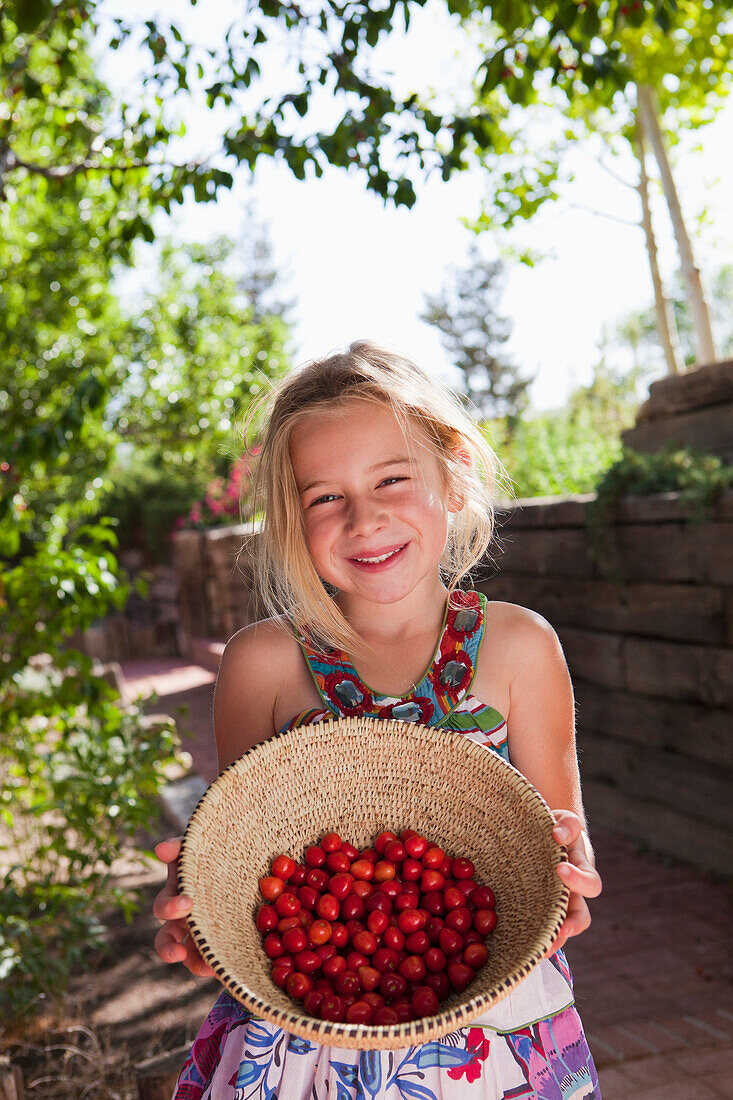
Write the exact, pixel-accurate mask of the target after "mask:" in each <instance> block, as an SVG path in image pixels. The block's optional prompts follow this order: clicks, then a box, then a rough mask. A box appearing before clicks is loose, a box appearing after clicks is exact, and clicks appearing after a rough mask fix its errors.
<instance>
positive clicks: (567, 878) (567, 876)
mask: <svg viewBox="0 0 733 1100" xmlns="http://www.w3.org/2000/svg"><path fill="white" fill-rule="evenodd" d="M557 873H558V875H559V876H560V878H561V879H562V881H563V882H564V883H565V885H566V886H568V887H569V888H570V890H572V891H573V892H574V893H576V894H581V895H582V896H583V897H584V898H597V897H598V895H599V894H600V892H601V890H602V888H603V884H602V882H601V876H600V875H599V874H598V872H597V871H596V870H594V868H593V867H591V865H590V864H589V863H586V866H585V867H578V866H577V865H576V864H574V863H558V865H557Z"/></svg>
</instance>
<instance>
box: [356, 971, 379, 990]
mask: <svg viewBox="0 0 733 1100" xmlns="http://www.w3.org/2000/svg"><path fill="white" fill-rule="evenodd" d="M356 972H357V974H358V975H359V982H360V983H361V988H362V989H363V990H364V991H365V992H366V993H371V992H372V990H374V989H376V988H377V986H378V985H379V979H380V977H381V975H380V973H379V971H378V970H376V969H375V968H374V967H373V966H360V967H359V968H358V969H357V971H356Z"/></svg>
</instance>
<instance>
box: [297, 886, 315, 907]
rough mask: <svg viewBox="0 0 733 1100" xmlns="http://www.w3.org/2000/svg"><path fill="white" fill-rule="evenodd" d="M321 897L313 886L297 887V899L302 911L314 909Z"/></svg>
mask: <svg viewBox="0 0 733 1100" xmlns="http://www.w3.org/2000/svg"><path fill="white" fill-rule="evenodd" d="M320 896H321V895H320V894H319V893H318V891H317V890H316V889H315V887H314V886H299V887H298V899H299V900H300V904H301V905H302V906H303V908H304V909H310V910H313V909H315V907H316V905H317V904H318V899H319V897H320Z"/></svg>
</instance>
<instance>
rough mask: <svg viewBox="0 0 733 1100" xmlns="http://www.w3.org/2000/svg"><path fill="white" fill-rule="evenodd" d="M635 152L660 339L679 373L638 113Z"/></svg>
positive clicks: (669, 370)
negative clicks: (663, 283) (655, 235)
mask: <svg viewBox="0 0 733 1100" xmlns="http://www.w3.org/2000/svg"><path fill="white" fill-rule="evenodd" d="M635 140H636V155H637V157H638V158H639V188H638V190H639V197H640V198H641V227H642V229H643V230H644V237H645V239H646V251H647V255H648V257H649V269H650V271H651V276H652V286H653V287H654V308H655V310H656V316H657V332H658V333H659V342H660V343H661V345H662V350H663V351H664V359H665V362H666V364H667V373H668V374H679V373H680V356H679V342H678V339H677V325H676V324H675V319H674V314H673V312H672V310H671V309H670V305H669V300H668V299H667V297H666V296H665V293H664V288H663V286H662V278H661V275H660V274H659V264H658V262H657V242H656V239H655V237H654V226H653V225H652V214H651V210H650V209H649V177H648V176H647V174H646V147H645V145H644V131H643V128H642V125H641V119H640V118H639V116H638V113H637V117H636V133H635Z"/></svg>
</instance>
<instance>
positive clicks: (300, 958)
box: [295, 950, 321, 974]
mask: <svg viewBox="0 0 733 1100" xmlns="http://www.w3.org/2000/svg"><path fill="white" fill-rule="evenodd" d="M320 966H321V960H320V959H319V958H318V955H316V953H315V951H308V950H306V951H299V952H298V954H297V955H296V956H295V969H296V970H299V971H300V972H301V973H303V974H312V973H313V971H314V970H318V969H319V968H320Z"/></svg>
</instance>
